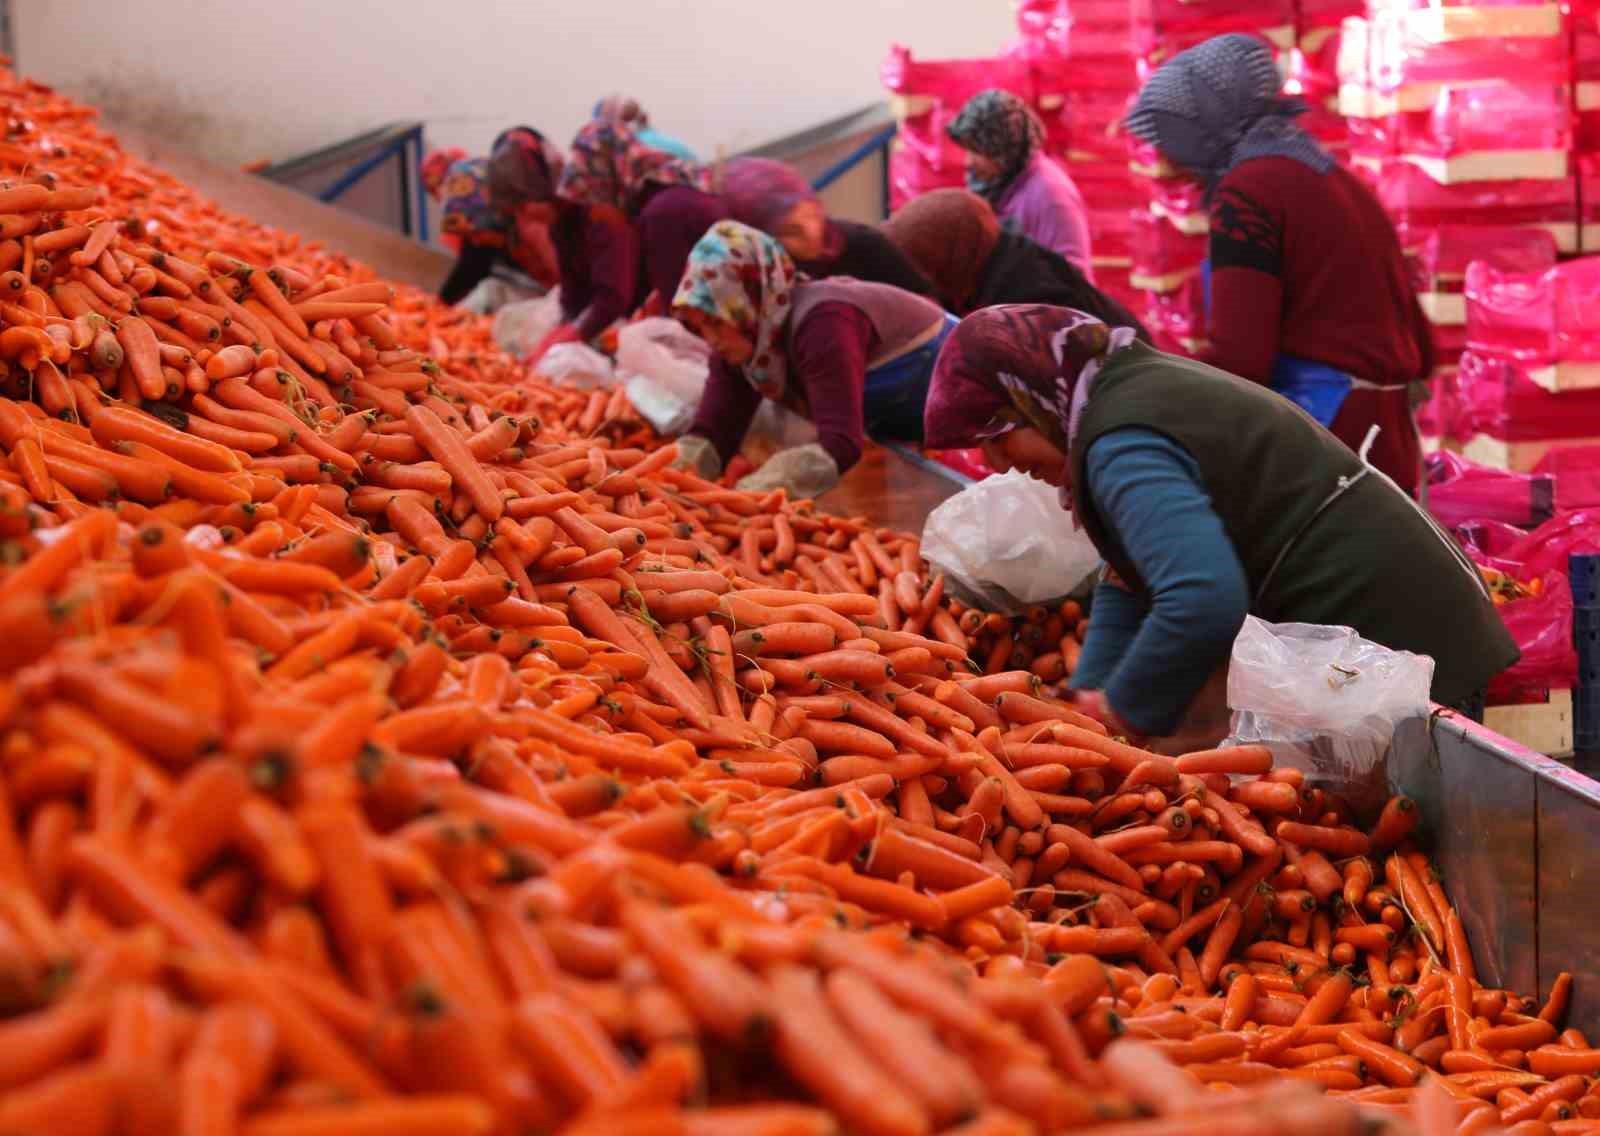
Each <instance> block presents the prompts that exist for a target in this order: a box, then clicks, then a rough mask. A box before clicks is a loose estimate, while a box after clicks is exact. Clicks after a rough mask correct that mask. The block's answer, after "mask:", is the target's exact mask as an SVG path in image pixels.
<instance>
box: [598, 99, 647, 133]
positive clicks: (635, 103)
mask: <svg viewBox="0 0 1600 1136" xmlns="http://www.w3.org/2000/svg"><path fill="white" fill-rule="evenodd" d="M589 117H591V118H598V119H599V120H600V121H602V122H621V123H625V124H627V125H629V126H632V127H633V128H634V129H635V130H642V129H644V128H645V127H646V126H649V125H650V116H649V115H647V114H645V112H644V108H643V107H642V106H640V105H639V100H638V99H636V98H634V97H633V96H632V95H624V94H611V95H607V96H606V97H605V98H603V99H601V100H600V101H599V102H597V103H595V104H594V113H593V114H591V115H590V116H589Z"/></svg>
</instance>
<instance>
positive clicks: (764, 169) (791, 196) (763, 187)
mask: <svg viewBox="0 0 1600 1136" xmlns="http://www.w3.org/2000/svg"><path fill="white" fill-rule="evenodd" d="M721 189H722V197H723V200H725V201H726V202H727V203H728V210H729V212H731V213H732V214H733V216H734V219H735V220H737V221H740V222H742V223H744V224H746V225H749V226H751V227H752V228H756V229H760V230H761V231H762V232H765V233H770V232H771V231H772V230H773V229H774V228H775V227H776V226H777V224H778V223H779V222H780V221H782V220H783V219H784V218H785V217H787V216H788V215H789V212H790V211H791V210H792V209H793V208H794V207H795V206H796V205H801V204H803V203H805V202H807V201H816V200H817V191H816V190H814V189H812V188H811V183H810V182H808V181H807V180H806V179H805V178H804V177H802V176H801V175H800V171H799V170H797V169H795V168H794V167H793V166H791V165H789V164H788V163H787V162H780V161H777V160H775V159H773V158H734V159H732V160H731V161H729V162H728V163H726V164H725V165H724V166H723V167H722V186H721Z"/></svg>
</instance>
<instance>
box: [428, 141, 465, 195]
mask: <svg viewBox="0 0 1600 1136" xmlns="http://www.w3.org/2000/svg"><path fill="white" fill-rule="evenodd" d="M466 157H467V152H466V151H465V150H463V149H462V148H461V147H460V146H451V147H448V148H447V149H443V150H435V151H433V152H432V153H431V154H429V155H428V156H427V157H426V158H424V159H422V188H423V189H425V190H427V191H428V195H429V196H430V197H432V198H433V199H434V200H435V201H440V200H443V196H442V194H441V193H440V190H441V189H442V187H443V186H444V178H445V174H447V173H449V171H450V167H451V166H453V165H455V164H456V163H457V162H461V161H465V160H466Z"/></svg>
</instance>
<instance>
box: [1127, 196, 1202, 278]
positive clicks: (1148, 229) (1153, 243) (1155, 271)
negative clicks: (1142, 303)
mask: <svg viewBox="0 0 1600 1136" xmlns="http://www.w3.org/2000/svg"><path fill="white" fill-rule="evenodd" d="M1130 216H1131V219H1132V222H1133V247H1132V252H1133V276H1134V278H1135V280H1136V281H1137V282H1138V283H1139V286H1140V287H1141V288H1148V289H1150V290H1151V291H1154V292H1170V291H1172V290H1173V289H1174V288H1176V287H1178V286H1179V285H1180V284H1182V283H1183V282H1184V281H1186V280H1188V279H1190V278H1191V277H1193V276H1195V275H1198V273H1199V272H1200V263H1201V261H1203V260H1205V258H1206V248H1207V237H1206V234H1205V233H1195V234H1189V233H1181V232H1179V231H1178V230H1177V228H1175V227H1174V226H1173V225H1172V223H1171V222H1170V221H1168V220H1166V219H1165V218H1164V217H1160V216H1158V215H1156V214H1155V213H1152V212H1150V211H1149V210H1147V209H1138V210H1134V211H1133V212H1132V213H1131V214H1130Z"/></svg>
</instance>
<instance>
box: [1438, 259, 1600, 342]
mask: <svg viewBox="0 0 1600 1136" xmlns="http://www.w3.org/2000/svg"><path fill="white" fill-rule="evenodd" d="M1466 295H1467V343H1468V346H1469V347H1470V348H1471V349H1472V350H1474V351H1477V352H1479V353H1482V354H1492V355H1497V356H1502V357H1505V358H1509V359H1515V360H1517V361H1519V362H1523V363H1529V364H1548V363H1554V362H1557V361H1569V360H1585V361H1587V360H1600V304H1597V303H1596V302H1595V301H1596V297H1597V296H1600V257H1584V258H1582V259H1579V260H1573V261H1568V262H1567V263H1565V264H1559V265H1556V266H1555V267H1553V268H1549V269H1546V270H1545V271H1543V272H1516V271H1507V270H1505V269H1503V268H1501V267H1500V266H1499V265H1497V264H1496V263H1493V262H1491V261H1478V262H1476V263H1474V264H1473V265H1471V266H1470V267H1469V268H1468V269H1467V280H1466Z"/></svg>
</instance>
